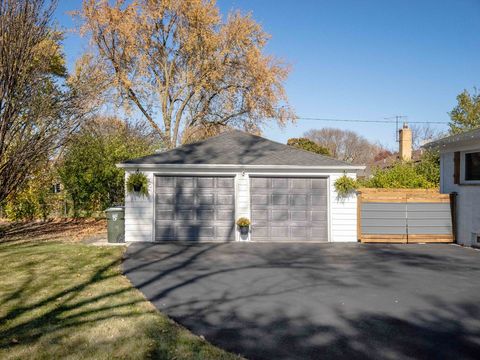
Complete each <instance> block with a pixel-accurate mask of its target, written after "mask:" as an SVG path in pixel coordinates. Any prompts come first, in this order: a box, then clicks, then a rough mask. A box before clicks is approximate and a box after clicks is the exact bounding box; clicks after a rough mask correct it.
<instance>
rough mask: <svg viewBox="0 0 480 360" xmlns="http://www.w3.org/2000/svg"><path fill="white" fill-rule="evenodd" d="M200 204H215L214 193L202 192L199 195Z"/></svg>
mask: <svg viewBox="0 0 480 360" xmlns="http://www.w3.org/2000/svg"><path fill="white" fill-rule="evenodd" d="M197 199H198V205H213V204H214V202H215V195H214V194H201V195H198V196H197Z"/></svg>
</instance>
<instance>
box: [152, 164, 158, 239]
mask: <svg viewBox="0 0 480 360" xmlns="http://www.w3.org/2000/svg"><path fill="white" fill-rule="evenodd" d="M152 177H153V181H152V182H153V191H152V193H153V201H152V206H153V211H152V214H153V216H152V218H153V223H152V227H153V228H152V242H155V228H156V226H155V225H156V222H157V219H156V217H157V177H156V176H155V174H152Z"/></svg>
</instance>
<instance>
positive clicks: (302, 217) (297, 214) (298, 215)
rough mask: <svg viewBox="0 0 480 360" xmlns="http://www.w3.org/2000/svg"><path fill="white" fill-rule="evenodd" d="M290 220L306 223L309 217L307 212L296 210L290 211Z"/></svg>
mask: <svg viewBox="0 0 480 360" xmlns="http://www.w3.org/2000/svg"><path fill="white" fill-rule="evenodd" d="M290 216H291V219H292V220H293V221H308V220H309V216H308V212H307V211H306V210H304V211H297V210H292V211H291V212H290Z"/></svg>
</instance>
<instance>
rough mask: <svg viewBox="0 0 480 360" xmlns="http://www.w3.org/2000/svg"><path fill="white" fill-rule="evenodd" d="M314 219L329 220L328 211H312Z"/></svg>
mask: <svg viewBox="0 0 480 360" xmlns="http://www.w3.org/2000/svg"><path fill="white" fill-rule="evenodd" d="M311 216H312V217H311V219H312V221H325V222H326V221H327V212H326V211H317V210H314V211H312V212H311Z"/></svg>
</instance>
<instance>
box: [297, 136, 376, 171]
mask: <svg viewBox="0 0 480 360" xmlns="http://www.w3.org/2000/svg"><path fill="white" fill-rule="evenodd" d="M304 136H305V137H306V138H308V139H310V140H312V141H315V142H316V143H317V144H318V145H321V146H323V147H325V148H327V149H328V151H329V152H330V154H331V155H332V156H333V157H334V158H337V159H339V160H343V161H347V162H351V163H353V164H368V163H370V162H372V161H373V159H374V158H375V156H376V155H377V154H378V153H379V152H381V151H382V150H384V149H383V148H382V147H381V146H380V145H376V144H373V143H371V142H369V141H368V140H367V139H365V138H364V137H363V136H360V135H358V134H357V133H355V132H353V131H350V130H343V129H336V128H323V129H319V130H310V131H308V132H306V133H305V134H304Z"/></svg>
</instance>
